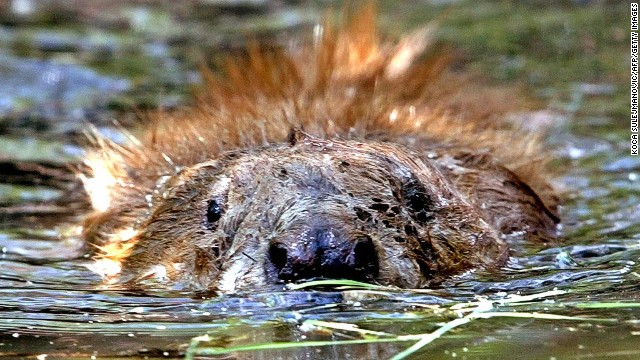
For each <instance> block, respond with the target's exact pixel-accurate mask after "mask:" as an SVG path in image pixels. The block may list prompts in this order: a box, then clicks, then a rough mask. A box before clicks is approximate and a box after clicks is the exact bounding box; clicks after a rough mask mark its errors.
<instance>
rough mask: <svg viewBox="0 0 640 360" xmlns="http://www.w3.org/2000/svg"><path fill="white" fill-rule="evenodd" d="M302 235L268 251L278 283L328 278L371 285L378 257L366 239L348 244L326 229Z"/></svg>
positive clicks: (350, 241)
mask: <svg viewBox="0 0 640 360" xmlns="http://www.w3.org/2000/svg"><path fill="white" fill-rule="evenodd" d="M309 234H310V235H309ZM305 235H306V236H299V237H297V238H298V240H297V241H293V242H291V243H290V244H285V243H283V242H279V241H278V242H274V243H273V244H271V246H270V247H269V257H270V259H271V262H272V264H273V265H274V266H275V268H276V269H277V271H278V278H279V279H280V280H283V281H286V282H289V281H296V280H302V279H312V278H329V279H351V280H359V281H371V280H373V279H375V278H376V277H377V275H378V256H377V254H376V249H375V246H374V245H373V241H371V238H370V237H368V236H361V237H358V238H357V239H355V241H354V240H348V239H345V238H344V237H341V236H336V234H335V233H334V232H333V231H331V230H327V229H320V230H316V231H314V232H312V233H309V232H307V233H305Z"/></svg>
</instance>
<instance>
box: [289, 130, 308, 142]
mask: <svg viewBox="0 0 640 360" xmlns="http://www.w3.org/2000/svg"><path fill="white" fill-rule="evenodd" d="M308 137H309V134H307V133H305V132H304V131H303V128H302V127H297V126H293V127H291V129H290V130H289V135H287V142H288V143H289V145H291V146H295V145H296V144H297V143H299V142H300V141H303V140H304V139H306V138H308Z"/></svg>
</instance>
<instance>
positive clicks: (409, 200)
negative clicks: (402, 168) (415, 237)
mask: <svg viewBox="0 0 640 360" xmlns="http://www.w3.org/2000/svg"><path fill="white" fill-rule="evenodd" d="M402 199H403V201H404V203H405V205H406V206H407V208H408V209H409V210H410V211H411V217H412V218H413V219H414V220H416V221H418V222H419V223H422V224H424V223H426V222H427V221H429V220H430V219H431V218H433V206H434V202H433V199H432V198H431V196H430V195H429V192H428V191H427V189H426V188H425V187H424V186H423V185H422V184H421V183H420V181H419V180H418V179H416V178H415V177H413V176H411V177H410V178H408V179H406V180H404V181H403V182H402Z"/></svg>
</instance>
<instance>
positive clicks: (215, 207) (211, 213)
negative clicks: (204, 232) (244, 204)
mask: <svg viewBox="0 0 640 360" xmlns="http://www.w3.org/2000/svg"><path fill="white" fill-rule="evenodd" d="M223 213H224V210H223V209H222V206H221V205H220V203H218V201H217V200H215V199H214V200H211V201H209V206H208V207H207V222H208V223H209V225H214V224H215V223H216V222H217V221H218V220H220V217H222V214H223Z"/></svg>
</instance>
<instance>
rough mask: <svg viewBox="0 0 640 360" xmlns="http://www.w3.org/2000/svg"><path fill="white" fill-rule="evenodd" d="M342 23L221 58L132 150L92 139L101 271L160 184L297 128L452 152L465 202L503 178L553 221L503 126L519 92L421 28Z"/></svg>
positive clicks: (547, 194)
mask: <svg viewBox="0 0 640 360" xmlns="http://www.w3.org/2000/svg"><path fill="white" fill-rule="evenodd" d="M343 20H344V19H343ZM342 22H344V23H346V25H344V26H333V25H331V24H330V22H326V23H325V24H324V25H322V26H318V27H317V29H316V33H317V36H316V37H315V39H314V44H313V45H311V46H307V47H292V48H291V49H287V50H283V49H280V50H269V51H263V50H261V48H260V47H259V46H257V45H255V44H252V45H249V47H248V56H247V57H246V58H241V59H239V58H235V57H234V58H227V59H226V61H225V62H224V64H223V66H222V69H223V70H222V72H221V73H215V74H214V73H212V72H209V71H204V78H205V86H204V87H203V88H202V89H201V90H200V91H199V92H198V93H197V94H196V102H195V104H194V105H193V106H188V107H186V108H184V109H181V110H179V111H175V112H172V113H158V114H156V115H154V116H153V118H152V121H150V122H149V124H148V125H147V126H146V129H145V130H144V132H142V133H141V135H139V136H137V137H136V139H133V143H132V144H130V145H127V146H121V145H117V144H114V143H112V142H110V141H107V140H104V139H101V138H96V139H95V144H96V149H95V150H93V151H91V152H90V153H89V154H88V155H87V156H86V159H85V163H86V165H88V168H89V169H90V170H89V171H88V172H86V173H85V174H84V175H81V176H82V178H83V181H84V183H85V187H86V189H87V191H88V192H89V194H90V196H91V199H92V202H93V204H94V208H95V212H94V213H93V214H92V215H90V216H89V217H88V218H87V220H86V221H85V224H84V236H85V237H86V238H87V239H88V241H90V242H91V243H93V244H95V245H96V246H97V247H98V249H99V251H98V258H99V259H102V260H101V261H104V262H105V264H107V266H105V267H104V268H102V269H98V270H99V271H100V272H102V273H104V274H105V275H107V276H112V275H116V274H118V273H119V271H120V265H121V264H122V261H123V260H124V259H126V258H127V257H128V256H129V255H130V254H131V251H132V249H134V248H135V247H136V241H137V238H136V236H135V229H136V226H137V224H140V223H141V222H142V221H144V219H147V218H148V216H149V205H148V202H149V199H150V197H152V196H153V194H154V191H155V190H156V189H157V187H158V184H159V183H160V182H162V181H164V179H166V178H168V177H170V176H173V175H176V174H177V173H178V172H179V171H180V170H181V169H184V168H185V167H189V166H192V165H195V164H198V163H203V162H206V161H208V160H210V159H214V158H216V157H217V156H219V155H220V154H221V153H223V152H225V151H229V150H234V149H245V148H249V149H250V148H258V147H261V146H267V145H269V144H278V143H285V142H287V141H288V136H290V134H291V130H292V129H303V130H304V132H305V133H307V134H310V135H312V136H314V137H318V138H322V139H354V140H359V141H383V142H392V143H397V144H400V145H402V146H406V147H409V148H412V149H413V150H414V151H417V152H420V153H422V154H424V156H425V157H435V158H440V159H444V157H446V156H449V155H450V154H453V155H452V156H453V157H454V158H456V159H462V158H464V160H461V161H463V163H462V164H463V165H464V166H466V168H467V169H471V170H469V171H468V172H466V173H465V174H464V175H462V176H458V175H454V174H453V171H452V172H451V176H452V177H453V178H455V181H456V182H458V183H459V186H460V187H461V188H462V189H463V190H465V191H469V192H473V191H477V188H482V187H483V186H484V187H486V188H488V189H490V188H492V187H493V185H494V184H491V183H490V181H489V183H486V184H484V183H481V182H480V183H479V182H478V180H477V178H478V177H482V176H484V172H485V171H494V172H495V171H503V170H501V169H503V168H504V169H508V170H504V171H506V173H508V174H507V175H505V176H506V177H511V176H512V177H514V178H515V180H514V181H518V182H519V181H520V180H521V181H522V182H523V183H524V184H526V185H528V187H530V188H531V189H532V191H533V194H534V195H533V196H534V197H535V194H537V196H538V197H539V199H538V198H536V200H535V201H540V202H541V203H542V204H543V205H539V207H540V208H544V211H547V212H549V213H553V210H554V207H555V198H554V196H553V193H552V191H551V190H550V188H549V187H548V185H547V182H546V181H547V179H548V177H549V175H548V173H547V171H546V170H545V158H546V157H545V156H544V152H543V151H542V148H541V146H540V143H539V141H538V139H537V135H536V134H531V133H526V132H524V131H520V130H517V129H514V126H512V125H509V124H506V123H505V122H504V121H503V120H502V119H503V117H504V114H505V113H507V112H510V111H514V110H519V109H518V107H519V106H521V105H522V104H523V101H522V100H521V99H520V98H519V97H518V95H516V94H517V93H515V92H513V91H511V89H509V90H505V89H504V88H502V89H500V88H493V87H490V86H483V85H478V84H477V83H474V82H473V81H470V77H471V76H469V75H464V74H459V73H455V72H453V71H450V70H448V69H447V65H448V64H449V59H448V57H447V56H446V55H444V56H443V55H440V54H433V53H432V46H431V44H430V42H431V32H430V31H429V30H428V29H421V30H419V31H417V32H415V33H413V34H411V35H409V36H407V37H406V38H404V39H402V40H400V41H399V42H396V43H393V42H391V41H385V40H383V39H382V38H381V36H379V35H378V33H377V30H376V26H375V13H374V10H373V8H372V7H365V8H364V9H360V10H359V11H358V12H357V13H355V14H354V15H353V18H352V19H351V20H349V21H342ZM447 161H448V160H446V159H444V160H442V162H443V164H445V165H446V164H447ZM458 165H459V164H458ZM444 167H446V166H444ZM496 169H498V170H496ZM445 175H449V174H445ZM474 189H475V190H474ZM474 196H475V195H474ZM481 197H482V196H477V197H474V198H478V199H481ZM478 201H480V200H478ZM536 206H538V205H536ZM545 207H546V208H545ZM548 209H551V210H548ZM541 211H543V210H541ZM550 216H552V217H553V216H554V215H550ZM179 225H180V224H179V223H178V224H177V226H179ZM98 263H100V261H99V262H98ZM100 266H101V265H98V267H100Z"/></svg>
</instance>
